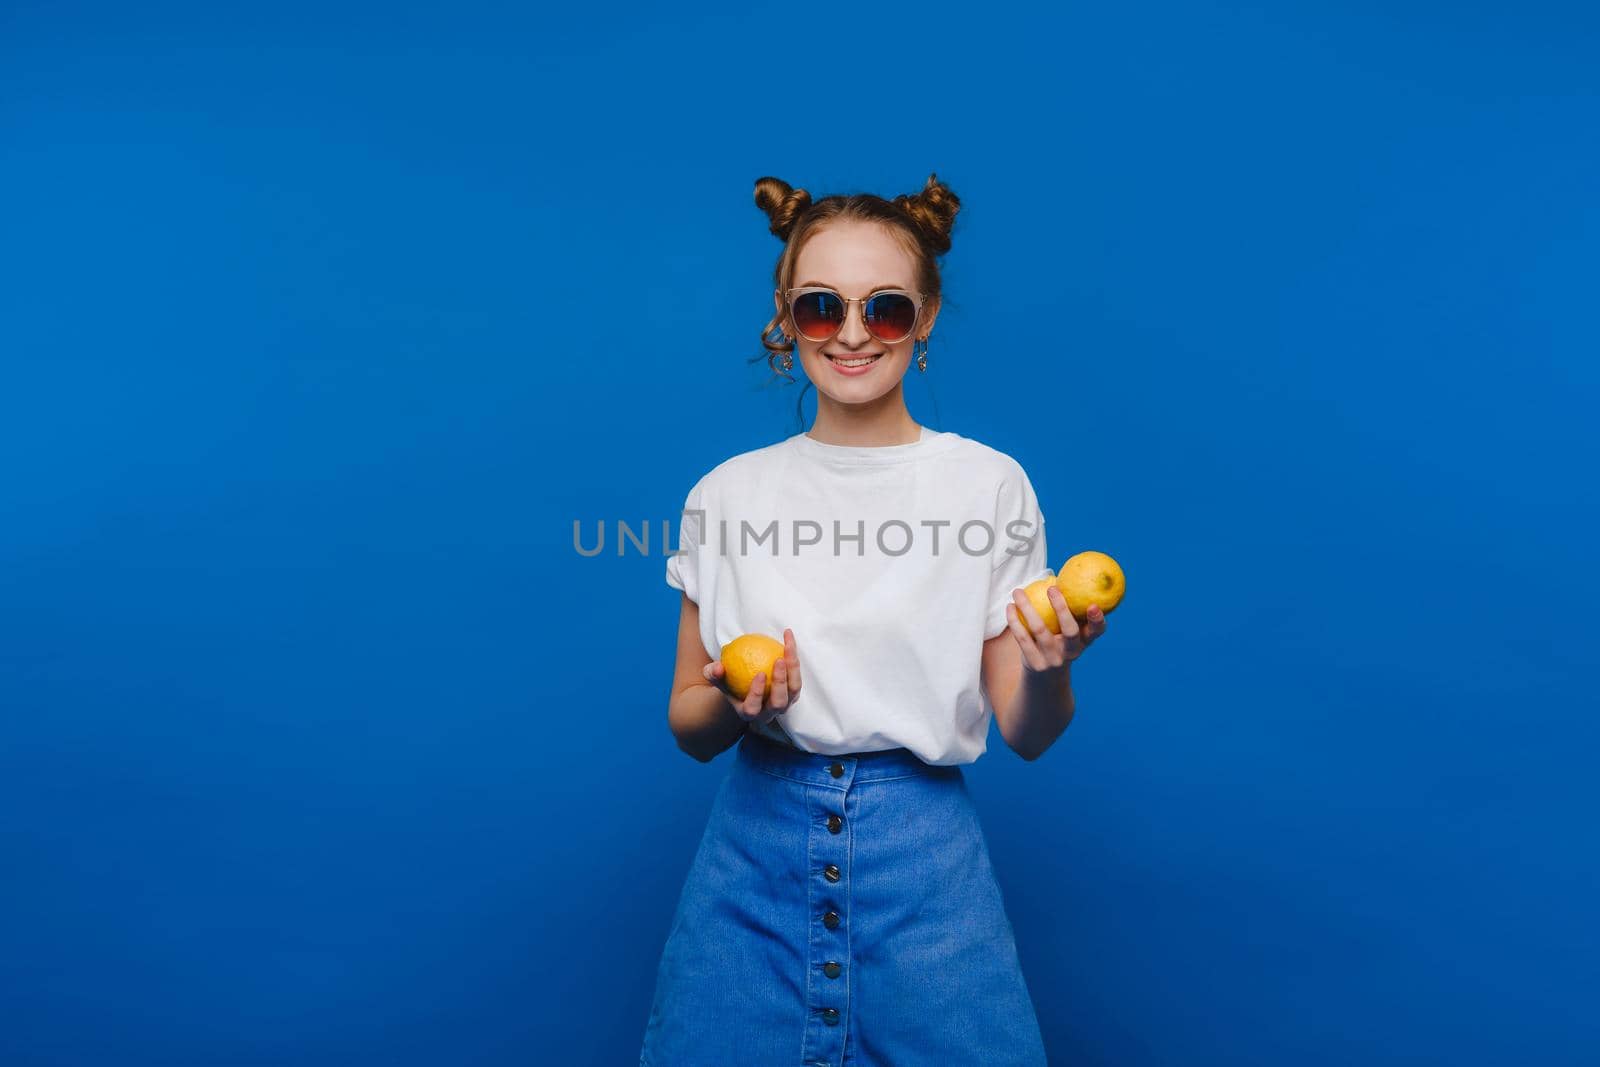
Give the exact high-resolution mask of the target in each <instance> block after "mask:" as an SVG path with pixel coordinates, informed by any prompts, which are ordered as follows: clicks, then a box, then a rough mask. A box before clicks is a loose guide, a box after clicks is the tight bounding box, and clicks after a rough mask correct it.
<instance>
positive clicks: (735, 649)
mask: <svg viewBox="0 0 1600 1067" xmlns="http://www.w3.org/2000/svg"><path fill="white" fill-rule="evenodd" d="M783 651H784V650H783V642H782V641H775V640H773V639H772V638H770V637H768V636H767V635H766V634H741V635H740V636H738V637H735V638H734V639H733V640H732V641H729V642H728V643H727V644H725V645H723V646H722V669H723V670H725V671H726V672H727V674H726V675H725V676H724V678H723V680H724V681H725V682H726V683H727V686H728V691H729V692H730V693H732V694H733V695H734V696H736V697H738V698H739V699H740V700H743V699H744V698H745V696H746V695H748V694H749V692H750V686H751V685H753V684H754V683H755V680H756V675H757V674H758V673H764V674H765V675H766V678H764V679H763V680H762V686H763V688H762V692H761V697H762V699H763V700H765V699H766V695H767V694H768V693H770V692H772V665H773V664H775V663H777V662H778V660H780V659H782V658H783Z"/></svg>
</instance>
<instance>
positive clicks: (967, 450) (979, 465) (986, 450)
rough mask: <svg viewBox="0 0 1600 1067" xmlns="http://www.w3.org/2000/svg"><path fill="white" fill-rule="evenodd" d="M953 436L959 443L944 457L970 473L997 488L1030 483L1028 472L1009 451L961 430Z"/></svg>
mask: <svg viewBox="0 0 1600 1067" xmlns="http://www.w3.org/2000/svg"><path fill="white" fill-rule="evenodd" d="M951 436H952V437H955V438H956V439H957V440H956V445H955V447H953V448H951V449H949V450H948V451H947V452H945V453H944V458H946V459H947V460H948V461H949V462H952V463H955V464H958V465H960V466H961V467H962V468H963V474H964V475H965V476H966V477H968V478H970V479H971V480H973V481H981V482H983V483H985V484H988V485H992V486H993V487H994V488H995V489H996V490H1001V489H1009V488H1020V487H1022V486H1026V485H1027V484H1028V472H1027V471H1026V470H1024V469H1023V466H1022V464H1021V463H1020V462H1018V461H1017V459H1016V457H1014V456H1012V455H1011V454H1010V453H1009V452H1003V451H1001V450H1000V449H998V448H995V447H994V446H993V445H988V444H984V443H983V442H982V441H979V440H977V439H975V438H971V437H962V436H961V435H959V434H952V435H951Z"/></svg>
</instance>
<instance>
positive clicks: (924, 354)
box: [911, 337, 928, 372]
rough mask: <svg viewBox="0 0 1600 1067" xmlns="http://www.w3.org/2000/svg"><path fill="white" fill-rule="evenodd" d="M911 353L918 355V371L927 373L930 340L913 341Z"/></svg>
mask: <svg viewBox="0 0 1600 1067" xmlns="http://www.w3.org/2000/svg"><path fill="white" fill-rule="evenodd" d="M919 349H920V351H919ZM911 351H913V352H915V353H916V354H917V370H919V371H924V372H926V371H927V369H928V339H927V338H926V337H924V338H921V339H920V340H917V341H913V342H912V343H911Z"/></svg>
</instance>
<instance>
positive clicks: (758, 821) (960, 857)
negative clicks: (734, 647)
mask: <svg viewBox="0 0 1600 1067" xmlns="http://www.w3.org/2000/svg"><path fill="white" fill-rule="evenodd" d="M639 1063H640V1065H641V1067H778V1065H793V1067H820V1065H823V1064H827V1065H830V1067H922V1065H924V1064H926V1065H929V1067H932V1065H935V1064H937V1065H939V1067H951V1065H963V1064H974V1065H977V1064H981V1065H983V1067H1024V1065H1026V1067H1040V1065H1043V1064H1045V1054H1044V1043H1043V1041H1042V1039H1041V1037H1040V1033H1039V1023H1038V1019H1037V1017H1036V1015H1035V1013H1034V1006H1033V1002H1032V1000H1031V998H1030V996H1029V993H1028V988H1027V984H1026V982H1025V981H1024V979H1023V976H1022V968H1021V966H1020V965H1019V963H1018V959H1017V949H1016V942H1015V940H1014V937H1013V933H1012V928H1011V922H1010V919H1009V918H1008V917H1007V916H1006V912H1005V908H1004V905H1003V903H1002V901H1001V896H1000V887H999V885H998V884H997V883H996V881H995V876H994V869H993V867H992V866H991V865H990V862H989V851H988V846H987V845H986V844H985V841H984V836H983V830H982V828H981V827H980V825H979V822H978V816H977V811H976V809H975V808H974V806H973V803H972V798H971V795H970V794H969V792H968V791H967V784H966V778H965V777H964V775H963V773H962V770H961V768H960V767H959V766H934V765H931V764H927V763H924V762H922V760H921V759H919V758H918V757H917V756H916V755H914V754H913V753H911V752H909V751H908V750H906V749H904V748H896V749H890V750H888V751H886V752H864V753H854V754H851V755H839V756H829V755H822V754H815V753H806V752H801V751H799V750H796V749H792V748H790V747H788V746H786V745H783V744H782V743H780V742H777V741H773V740H770V739H767V738H764V737H762V736H760V735H758V734H754V733H750V732H748V731H747V732H746V733H745V735H744V737H743V738H741V739H740V741H739V744H738V747H737V749H736V752H735V758H734V760H733V763H732V766H731V767H730V768H729V770H728V774H727V777H726V778H725V779H724V780H723V782H722V785H721V787H720V788H719V789H718V791H717V794H716V797H715V799H714V801H713V802H712V806H711V813H710V817H709V819H708V820H707V823H706V828H705V833H704V834H703V835H702V837H701V839H700V845H699V848H698V849H697V850H696V852H695V856H694V859H693V860H692V862H691V863H690V866H689V873H688V877H687V878H686V879H685V881H684V886H683V890H682V893H681V894H680V896H679V899H678V904H677V908H676V911H675V913H674V915H673V918H672V923H671V926H670V928H669V929H668V932H667V939H666V944H665V947H664V948H663V949H662V953H661V961H660V964H659V966H658V968H657V973H656V984H655V992H654V996H653V998H652V1001H651V1005H650V1016H649V1020H648V1021H647V1023H646V1025H645V1031H644V1045H643V1048H642V1049H641V1051H640V1055H639Z"/></svg>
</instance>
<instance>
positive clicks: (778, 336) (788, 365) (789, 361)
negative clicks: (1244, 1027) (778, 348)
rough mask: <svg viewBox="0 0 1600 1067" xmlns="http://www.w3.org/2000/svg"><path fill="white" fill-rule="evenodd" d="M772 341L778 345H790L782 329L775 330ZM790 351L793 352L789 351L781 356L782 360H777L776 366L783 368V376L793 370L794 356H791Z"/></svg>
mask: <svg viewBox="0 0 1600 1067" xmlns="http://www.w3.org/2000/svg"><path fill="white" fill-rule="evenodd" d="M773 341H775V342H776V343H777V344H780V345H786V344H789V343H790V341H789V337H788V336H787V335H786V334H785V333H784V332H783V328H782V327H778V328H777V330H776V333H775V336H774V337H773ZM792 351H793V350H792V349H791V351H789V352H785V353H784V354H783V358H781V359H780V360H778V365H779V366H781V367H782V368H783V372H784V373H785V374H788V373H789V372H790V371H792V370H794V355H793V354H792Z"/></svg>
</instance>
